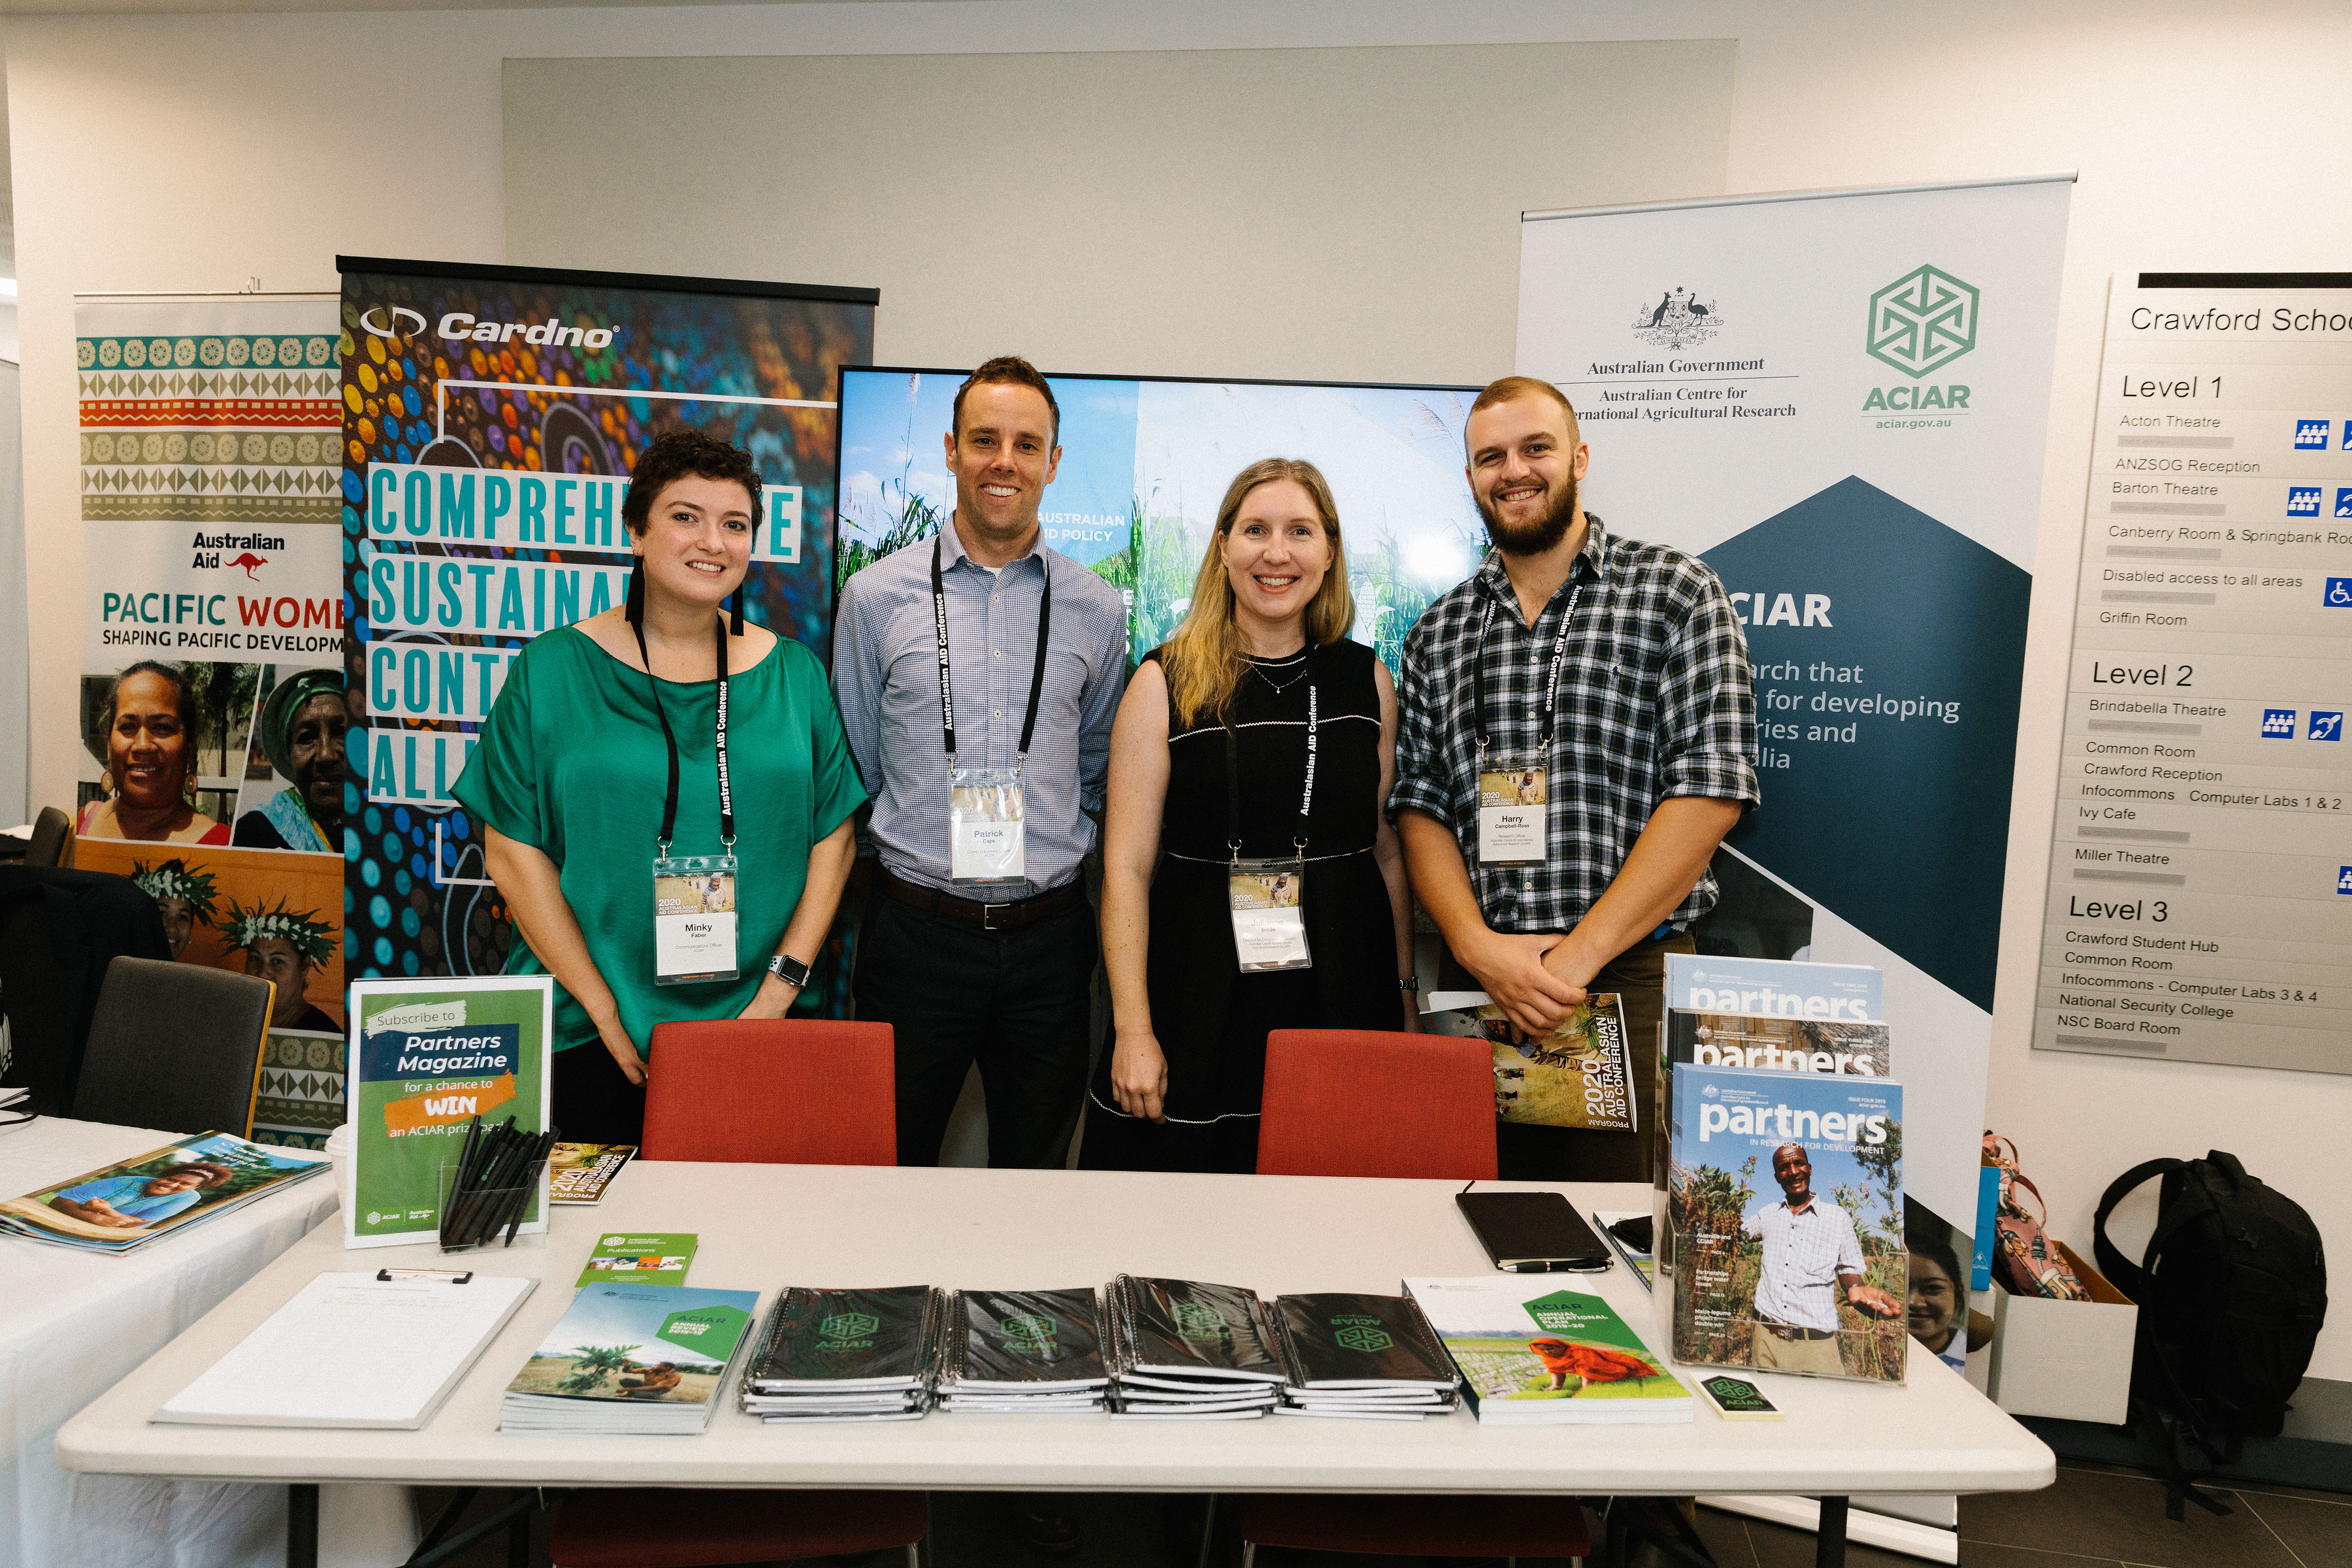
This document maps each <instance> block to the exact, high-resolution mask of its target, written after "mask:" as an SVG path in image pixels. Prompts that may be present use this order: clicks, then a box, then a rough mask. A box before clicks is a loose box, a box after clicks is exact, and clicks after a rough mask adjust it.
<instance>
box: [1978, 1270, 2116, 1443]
mask: <svg viewBox="0 0 2352 1568" xmlns="http://www.w3.org/2000/svg"><path fill="white" fill-rule="evenodd" d="M2053 1245H2054V1246H2055V1247H2057V1248H2058V1251H2059V1254H2060V1256H2062V1257H2063V1258H2065V1259H2066V1262H2067V1265H2068V1267H2070V1268H2073V1269H2074V1278H2076V1279H2080V1280H2081V1281H2082V1282H2083V1284H2084V1287H2085V1288H2086V1289H2088V1290H2089V1291H2090V1292H2091V1299H2090V1300H2087V1301H2053V1300H2048V1299H2046V1298H2043V1297H2040V1296H2012V1295H2011V1294H2010V1293H2009V1292H2008V1291H2007V1290H2004V1289H2001V1288H2000V1285H1999V1284H1998V1283H1996V1284H1995V1285H1994V1287H1993V1292H1992V1296H1993V1308H1992V1321H1993V1336H1992V1378H1991V1384H1992V1386H1991V1394H1992V1400H1993V1403H1994V1404H1996V1405H2000V1407H2001V1408H2002V1409H2003V1410H2006V1411H2008V1412H2009V1413H2010V1414H2011V1415H2052V1416H2057V1417H2059V1418H2061V1419H2063V1420H2068V1421H2095V1422H2099V1423H2101V1424H2103V1425H2105V1426H2121V1425H2123V1423H2124V1420H2125V1418H2126V1415H2127V1414H2128V1412H2129V1409H2130V1405H2131V1367H2132V1339H2133V1335H2134V1333H2135V1332H2136V1331H2137V1328H2138V1325H2139V1309H2138V1308H2137V1307H2136V1306H2134V1305H2133V1304H2132V1302H2131V1300H2130V1298H2128V1297H2126V1295H2125V1294H2124V1293H2123V1292H2122V1291H2120V1290H2118V1289H2116V1288H2115V1287H2114V1286H2113V1285H2111V1284H2109V1283H2108V1282H2107V1280H2106V1279H2105V1276H2103V1275H2102V1274H2100V1273H2099V1271H2098V1270H2097V1269H2095V1268H2092V1267H2091V1266H2090V1265H2089V1264H2087V1263H2085V1262H2084V1261H2083V1259H2082V1258H2079V1257H2077V1256H2075V1253H2074V1248H2072V1247H2068V1246H2067V1245H2066V1244H2065V1243H2064V1242H2063V1241H2055V1240H2054V1239H2053Z"/></svg>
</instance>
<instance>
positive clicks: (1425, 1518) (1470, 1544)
mask: <svg viewBox="0 0 2352 1568" xmlns="http://www.w3.org/2000/svg"><path fill="white" fill-rule="evenodd" d="M1241 1528H1242V1568H1255V1564H1256V1562H1257V1549H1258V1548H1259V1547H1261V1546H1291V1547H1297V1548H1298V1549H1300V1550H1302V1551H1307V1552H1363V1553H1365V1554H1367V1555H1369V1556H1374V1557H1505V1558H1510V1559H1514V1560H1516V1559H1517V1558H1521V1557H1575V1558H1581V1557H1584V1556H1586V1555H1587V1554H1589V1553H1590V1552H1591V1550H1592V1536H1591V1531H1588V1530H1587V1529H1586V1528H1585V1524H1584V1510H1583V1509H1581V1508H1580V1507H1578V1506H1577V1501H1576V1500H1575V1499H1574V1498H1565V1497H1377V1496H1376V1497H1358V1496H1353V1495H1350V1494H1349V1493H1346V1492H1319V1493H1303V1494H1298V1495H1292V1494H1288V1493H1252V1494H1251V1495H1249V1496H1247V1497H1244V1498H1243V1499H1242V1506H1241ZM565 1568H571V1565H570V1564H569V1563H566V1564H565Z"/></svg>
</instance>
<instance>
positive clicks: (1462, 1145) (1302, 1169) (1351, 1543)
mask: <svg viewBox="0 0 2352 1568" xmlns="http://www.w3.org/2000/svg"><path fill="white" fill-rule="evenodd" d="M1257 1170H1258V1174H1259V1175H1262V1176H1424V1177H1431V1176H1433V1177H1444V1178H1446V1179H1449V1180H1454V1181H1474V1180H1475V1181H1492V1180H1494V1177H1495V1053H1494V1047H1491V1046H1489V1045H1488V1044H1487V1043H1486V1041H1484V1040H1465V1039H1455V1038H1452V1037H1447V1036H1444V1035H1393V1034H1380V1033H1375V1032H1372V1031H1370V1030H1352V1029H1277V1030H1276V1031H1275V1032H1274V1033H1272V1034H1270V1035H1268V1036H1267V1037H1265V1103H1264V1109H1263V1110H1262V1111H1261V1113H1260V1115H1259V1119H1258V1132H1257ZM1213 1508H1214V1504H1213V1503H1212V1510H1213ZM1241 1535H1242V1563H1243V1568H1253V1564H1254V1563H1255V1559H1256V1556H1257V1548H1258V1547H1260V1546H1291V1547H1297V1548H1300V1549H1302V1550H1305V1551H1308V1552H1368V1553H1371V1554H1375V1555H1380V1556H1390V1557H1514V1558H1516V1557H1582V1556H1584V1555H1585V1554H1586V1553H1588V1552H1591V1549H1592V1538H1591V1533H1590V1532H1589V1531H1587V1530H1586V1528H1585V1523H1584V1510H1582V1509H1581V1508H1580V1507H1578V1506H1577V1503H1576V1500H1575V1499H1573V1498H1564V1497H1478V1498H1451V1497H1394V1496H1383V1495H1379V1494H1373V1495H1369V1496H1367V1495H1358V1494H1329V1493H1325V1494H1306V1495H1290V1494H1282V1493H1259V1494H1252V1495H1250V1496H1247V1497H1244V1499H1243V1500H1242V1503H1241Z"/></svg>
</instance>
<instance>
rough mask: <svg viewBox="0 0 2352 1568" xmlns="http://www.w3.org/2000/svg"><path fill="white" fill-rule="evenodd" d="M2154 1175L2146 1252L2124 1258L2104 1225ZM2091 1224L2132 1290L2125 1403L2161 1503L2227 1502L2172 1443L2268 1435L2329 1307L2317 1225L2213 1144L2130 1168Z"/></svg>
mask: <svg viewBox="0 0 2352 1568" xmlns="http://www.w3.org/2000/svg"><path fill="white" fill-rule="evenodd" d="M2157 1175H2160V1176H2162V1177H2163V1178H2164V1185H2163V1188H2162V1189H2161V1194H2160V1196H2159V1199H2158V1207H2157V1218H2156V1229H2155V1231H2154V1232H2153V1233H2152V1234H2151V1235H2150V1236H2149V1237H2148V1239H2147V1254H2146V1257H2145V1258H2144V1259H2143V1261H2142V1263H2140V1264H2132V1263H2129V1262H2126V1260H2125V1258H2124V1255H2123V1254H2122V1253H2121V1252H2120V1251H2118V1250H2116V1245H2115V1244H2114V1243H2113V1242H2111V1241H2109V1240H2108V1239H2107V1216H2108V1215H2110V1214H2113V1213H2114V1212H2115V1208H2116V1205H2117V1204H2118V1203H2120V1202H2122V1201H2123V1199H2124V1196H2125V1195H2126V1194H2128V1193H2130V1192H2131V1191H2132V1189H2133V1188H2135V1187H2137V1186H2138V1185H2139V1184H2141V1183H2142V1182H2145V1181H2147V1179H2148V1178H2149V1177H2150V1176H2157ZM2092 1235H2093V1237H2094V1241H2093V1251H2094V1252H2095V1254H2096V1256H2097V1258H2098V1260H2099V1267H2100V1268H2102V1269H2104V1270H2105V1272H2106V1276H2107V1278H2108V1279H2110V1280H2112V1281H2114V1283H2115V1285H2116V1288H2117V1289H2120V1290H2122V1291H2123V1293H2124V1294H2125V1295H2126V1296H2129V1297H2130V1298H2131V1299H2132V1300H2135V1301H2137V1302H2138V1303H2139V1330H2138V1342H2137V1345H2136V1346H2135V1347H2134V1351H2133V1355H2132V1394H2131V1404H2132V1414H2133V1415H2134V1416H2135V1417H2136V1418H2137V1420H2138V1422H2139V1424H2140V1427H2141V1430H2142V1433H2143V1435H2144V1436H2147V1439H2148V1440H2149V1442H2150V1443H2152V1444H2153V1445H2155V1447H2157V1449H2158V1453H2159V1454H2160V1456H2161V1459H2162V1468H2164V1470H2165V1471H2166V1472H2167V1476H2168V1479H2169V1480H2170V1482H2171V1489H2170V1492H2169V1493H2168V1496H2167V1498H2166V1503H2165V1512H2166V1513H2167V1514H2168V1515H2169V1516H2170V1517H2171V1518H2173V1519H2176V1520H2177V1519H2179V1518H2180V1517H2181V1504H2182V1502H2183V1501H2184V1500H2188V1501H2194V1502H2196V1503H2197V1504H2199V1505H2200V1507H2203V1508H2205V1509H2208V1510H2211V1511H2212V1512H2215V1513H2227V1512H2229V1511H2230V1510H2228V1509H2227V1508H2225V1507H2223V1506H2222V1505H2221V1503H2220V1502H2218V1501H2216V1500H2213V1499H2212V1498H2210V1497H2207V1496H2206V1495H2205V1494H2203V1493H2201V1492H2200V1491H2198V1490H2197V1489H2195V1488H2194V1487H2192V1486H2190V1485H2189V1474H2188V1472H2187V1470H2186V1468H2184V1467H2183V1465H2182V1463H2181V1447H2182V1445H2183V1444H2184V1443H2193V1444H2195V1445H2196V1447H2198V1448H2200V1450H2202V1451H2203V1453H2204V1454H2205V1456H2206V1458H2208V1459H2209V1460H2210V1461H2211V1462H2212V1463H2214V1464H2216V1465H2221V1464H2230V1463H2234V1462H2236V1461H2237V1459H2238V1458H2239V1457H2240V1453H2241V1447H2242V1443H2243V1440H2244V1439H2246V1438H2248V1437H2274V1436H2277V1435H2278V1432H2279V1427H2280V1426H2281V1424H2282V1423H2283V1422H2284V1419H2285V1416H2286V1410H2287V1401H2288V1399H2289V1398H2291V1397H2292V1396H2293V1395H2294V1391H2295V1388H2296V1385H2297V1384H2301V1383H2302V1381H2303V1373H2304V1369H2305V1367H2307V1366H2309V1365H2310V1364H2311V1351H2312V1345H2313V1343H2314V1342H2315V1341H2316V1340H2317V1339H2318V1337H2319V1325H2320V1322H2321V1321H2322V1320H2323V1319H2324V1318H2325V1317H2326V1315H2327V1262H2326V1257H2325V1255H2324V1254H2323V1252H2322V1250H2321V1247H2320V1241H2319V1230H2318V1227H2317V1226H2314V1225H2313V1224H2312V1223H2311V1216H2310V1215H2307V1214H2305V1213H2304V1212H2303V1209H2302V1207H2301V1205H2298V1204H2296V1203H2295V1202H2294V1200H2293V1199H2291V1198H2288V1197H2286V1196H2285V1195H2284V1194H2280V1193H2276V1192H2273V1191H2272V1190H2271V1189H2270V1188H2269V1187H2267V1186H2265V1185H2263V1183H2262V1182H2261V1181H2260V1180H2259V1179H2258V1178H2256V1177H2253V1176H2250V1175H2248V1174H2246V1168H2245V1166H2243V1165H2242V1164H2240V1163H2238V1157H2237V1156H2236V1155H2235V1154H2226V1153H2223V1152H2221V1151H2220V1150H2218V1149H2216V1150H2214V1151H2212V1152H2210V1153H2208V1154H2207V1155H2206V1156H2205V1158H2203V1159H2202V1160H2150V1161H2147V1163H2144V1164H2139V1165H2135V1166H2133V1167H2132V1168H2131V1169H2130V1170H2128V1171H2126V1172H2125V1173H2123V1174H2122V1175H2120V1176H2118V1177H2116V1179H2115V1181H2114V1183H2113V1184H2110V1185H2109V1186H2108V1188H2107V1190H2106V1193H2105V1195H2104V1196H2103V1197H2101V1198H2100V1199H2099V1212H2098V1216H2097V1218H2096V1219H2095V1221H2094V1222H2093V1226H2092Z"/></svg>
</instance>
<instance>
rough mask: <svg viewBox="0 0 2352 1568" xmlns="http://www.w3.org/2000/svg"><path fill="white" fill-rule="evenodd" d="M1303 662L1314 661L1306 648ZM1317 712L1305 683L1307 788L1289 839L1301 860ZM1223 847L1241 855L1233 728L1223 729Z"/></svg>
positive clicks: (1310, 803) (1310, 684)
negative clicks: (1305, 658) (1296, 826)
mask: <svg viewBox="0 0 2352 1568" xmlns="http://www.w3.org/2000/svg"><path fill="white" fill-rule="evenodd" d="M1314 662H1315V653H1314V650H1313V649H1311V648H1310V649H1308V650H1307V664H1308V666H1309V667H1310V668H1311V667H1312V666H1313V664H1314ZM1317 714H1318V710H1317V707H1316V698H1315V682H1314V681H1313V680H1311V679H1310V680H1308V681H1307V787H1306V789H1304V790H1303V791H1301V792H1300V794H1299V796H1298V831H1297V834H1295V835H1294V836H1292V837H1291V840H1290V843H1291V847H1293V848H1294V849H1297V851H1298V852H1299V855H1300V858H1305V856H1306V853H1307V813H1308V812H1310V811H1312V810H1313V809H1314V808H1315V728H1316V723H1317ZM1224 728H1225V844H1226V847H1228V848H1230V849H1231V850H1232V851H1233V855H1234V859H1236V860H1238V859H1240V858H1241V854H1242V762H1241V744H1240V742H1239V741H1237V740H1236V739H1235V738H1234V727H1233V726H1232V725H1231V724H1227V725H1226V726H1225V727H1224Z"/></svg>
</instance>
